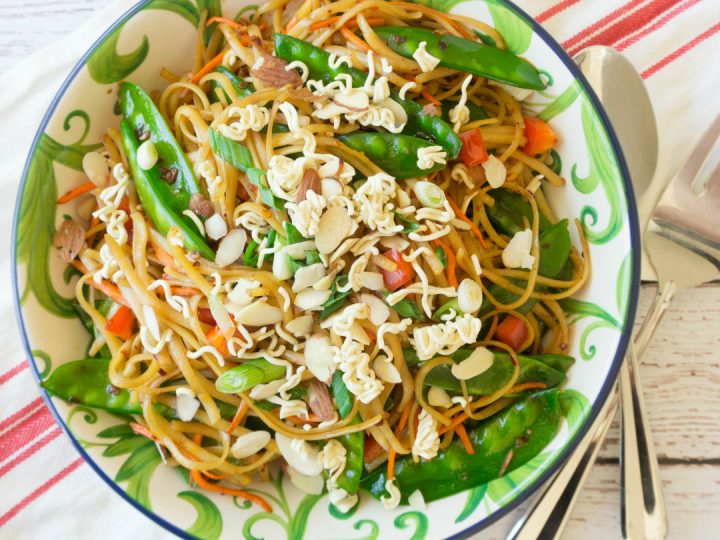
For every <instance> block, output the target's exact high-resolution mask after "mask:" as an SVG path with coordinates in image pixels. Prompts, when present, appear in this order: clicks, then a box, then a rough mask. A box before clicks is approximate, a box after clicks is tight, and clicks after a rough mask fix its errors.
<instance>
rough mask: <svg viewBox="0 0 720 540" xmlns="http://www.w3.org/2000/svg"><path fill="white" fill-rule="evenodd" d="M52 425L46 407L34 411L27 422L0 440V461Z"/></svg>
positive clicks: (51, 418)
mask: <svg viewBox="0 0 720 540" xmlns="http://www.w3.org/2000/svg"><path fill="white" fill-rule="evenodd" d="M54 423H55V420H54V419H53V417H52V415H51V414H50V411H48V410H47V408H46V407H42V408H40V409H38V410H37V411H35V412H34V413H33V414H32V415H31V416H30V417H29V418H28V419H27V420H25V421H23V422H22V423H20V424H18V425H17V426H15V427H14V428H12V429H11V430H10V431H8V432H6V433H5V434H4V435H3V436H2V438H0V461H3V460H5V459H7V458H8V457H9V456H11V455H12V454H13V453H15V452H16V451H17V450H18V449H19V448H22V447H23V446H25V445H26V444H28V443H30V442H31V441H34V440H35V439H36V438H37V437H38V436H39V435H40V434H41V433H43V432H44V431H47V429H48V428H49V427H50V426H52V425H53V424H54Z"/></svg>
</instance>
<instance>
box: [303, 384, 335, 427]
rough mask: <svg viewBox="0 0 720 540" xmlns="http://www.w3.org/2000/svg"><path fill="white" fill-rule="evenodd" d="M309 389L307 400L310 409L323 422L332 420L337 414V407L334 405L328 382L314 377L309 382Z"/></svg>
mask: <svg viewBox="0 0 720 540" xmlns="http://www.w3.org/2000/svg"><path fill="white" fill-rule="evenodd" d="M328 379H329V377H328ZM325 380H327V379H325ZM307 389H308V397H307V402H308V407H310V410H311V411H312V412H313V413H315V414H316V415H317V417H318V418H319V419H320V420H321V421H322V422H327V421H328V420H332V419H333V416H335V407H334V406H333V402H332V398H331V397H330V390H329V389H328V386H327V384H325V383H323V382H320V381H319V380H317V379H312V380H311V381H310V382H309V383H308V387H307Z"/></svg>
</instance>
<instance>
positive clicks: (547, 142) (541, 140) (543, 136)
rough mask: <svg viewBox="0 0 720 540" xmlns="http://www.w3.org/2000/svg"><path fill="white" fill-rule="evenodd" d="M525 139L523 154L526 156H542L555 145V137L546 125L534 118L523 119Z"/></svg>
mask: <svg viewBox="0 0 720 540" xmlns="http://www.w3.org/2000/svg"><path fill="white" fill-rule="evenodd" d="M525 138H526V139H527V143H526V144H525V146H523V152H525V153H526V154H527V155H528V156H536V155H538V154H544V153H545V152H547V151H548V150H550V149H551V148H552V147H553V146H555V143H557V135H555V132H554V131H553V130H552V128H551V127H550V126H549V125H548V123H547V122H545V121H543V120H540V119H539V118H535V117H534V116H526V117H525Z"/></svg>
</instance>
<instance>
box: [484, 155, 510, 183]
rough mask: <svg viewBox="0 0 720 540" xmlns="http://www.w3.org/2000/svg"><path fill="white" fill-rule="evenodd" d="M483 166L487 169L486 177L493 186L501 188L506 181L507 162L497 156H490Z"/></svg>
mask: <svg viewBox="0 0 720 540" xmlns="http://www.w3.org/2000/svg"><path fill="white" fill-rule="evenodd" d="M482 168H483V169H485V177H486V178H487V181H488V184H490V186H491V187H493V188H499V187H500V186H502V185H503V184H504V183H505V178H506V177H507V169H506V168H505V164H504V163H503V162H502V161H500V160H499V159H498V158H496V157H495V156H490V157H488V158H487V160H486V161H483V162H482Z"/></svg>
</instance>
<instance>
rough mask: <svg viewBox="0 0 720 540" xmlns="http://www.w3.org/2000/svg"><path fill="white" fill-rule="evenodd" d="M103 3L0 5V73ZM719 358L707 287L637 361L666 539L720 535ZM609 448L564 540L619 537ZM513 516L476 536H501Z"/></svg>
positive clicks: (63, 0) (20, 1)
mask: <svg viewBox="0 0 720 540" xmlns="http://www.w3.org/2000/svg"><path fill="white" fill-rule="evenodd" d="M103 5H104V1H103V0H33V1H26V0H0V73H2V72H3V71H4V70H5V69H6V68H8V67H9V66H11V65H13V64H14V63H15V62H17V61H19V60H21V59H22V58H23V57H24V56H26V55H28V54H29V53H31V52H34V51H36V50H38V49H40V48H42V47H44V46H46V45H49V44H51V43H53V42H54V41H56V40H57V39H58V38H60V37H62V36H64V35H66V34H67V33H69V32H71V31H72V30H73V29H74V28H75V26H76V25H77V21H78V20H84V19H86V18H87V16H89V15H90V14H92V13H93V12H95V11H96V10H98V9H100V8H101V7H102V6H103ZM654 291H655V286H654V284H646V285H643V288H642V291H641V295H640V307H639V311H638V319H639V321H641V320H642V317H643V315H644V313H645V310H646V309H647V307H648V306H649V304H650V302H651V300H652V298H653V295H654ZM719 351H720V282H714V283H712V284H708V285H705V286H703V287H699V288H696V289H693V290H689V291H685V292H683V293H681V294H680V295H679V296H678V298H677V299H676V300H675V301H674V303H673V305H672V306H671V307H670V309H669V312H668V313H667V315H666V316H665V319H664V321H663V322H662V325H661V327H660V329H659V330H658V333H657V335H656V336H655V339H654V340H653V342H652V343H651V345H650V347H649V348H648V351H647V353H646V355H645V357H644V358H643V359H642V368H641V372H642V376H643V381H644V385H645V396H646V401H647V406H648V409H649V415H650V422H651V424H652V430H653V434H654V440H655V445H656V449H657V453H658V457H659V459H660V464H661V476H662V480H663V486H664V488H665V497H666V499H667V504H668V511H669V517H670V538H673V539H683V540H686V539H703V540H705V539H710V538H716V537H717V536H718V534H719V533H720V352H719ZM617 441H618V432H617V429H616V427H615V428H613V430H612V431H611V433H610V436H609V437H608V440H607V442H606V444H605V447H604V448H603V450H602V453H601V457H600V459H599V462H598V463H597V464H596V466H595V468H594V470H593V471H592V472H591V475H590V478H589V480H588V483H587V485H586V488H585V491H584V492H583V493H582V495H581V497H580V499H579V501H578V504H577V506H576V508H575V511H574V513H573V516H572V519H571V521H570V524H569V526H568V528H567V530H566V533H565V537H566V538H568V539H576V538H584V539H591V538H619V537H620V525H619V524H620V521H619V520H620V507H619V494H620V491H619V470H618V446H617ZM39 504H42V503H39ZM118 504H122V503H121V502H120V500H118ZM518 512H520V511H518ZM515 515H517V514H513V515H511V516H508V517H507V518H505V519H503V520H502V521H501V522H500V523H498V524H497V525H495V526H493V527H492V528H491V529H490V530H489V531H487V532H485V533H483V534H482V537H483V538H502V537H504V536H505V534H506V532H507V531H508V530H509V528H510V527H511V526H512V523H513V516H515Z"/></svg>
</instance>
